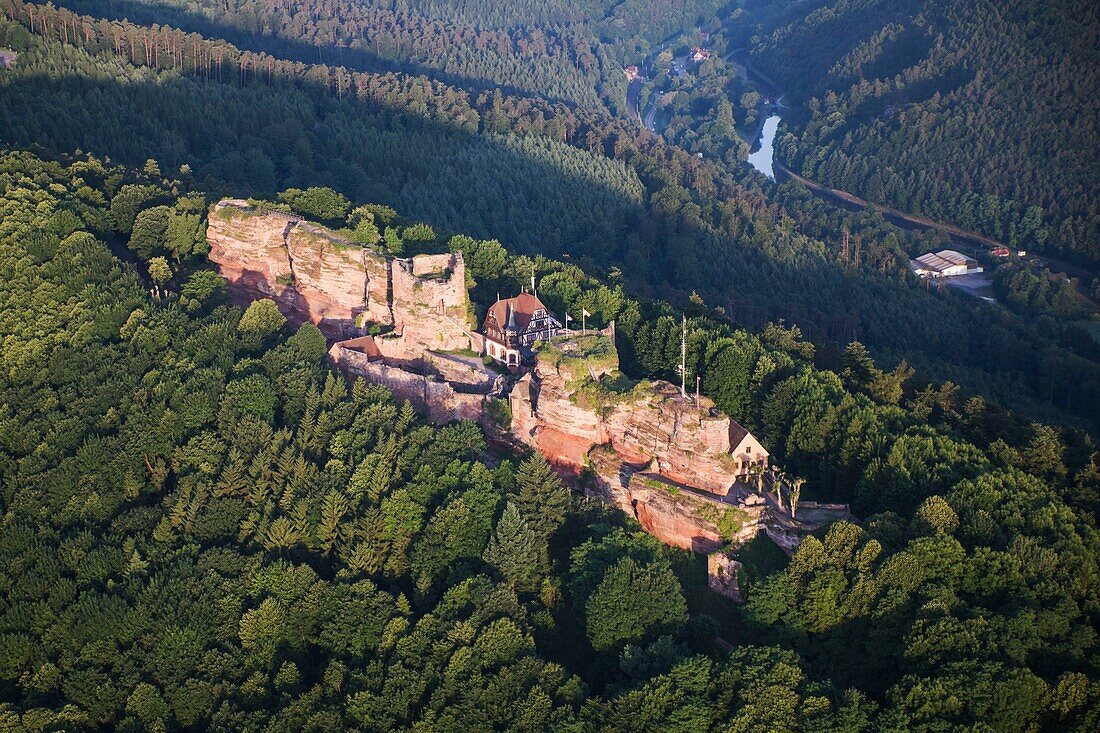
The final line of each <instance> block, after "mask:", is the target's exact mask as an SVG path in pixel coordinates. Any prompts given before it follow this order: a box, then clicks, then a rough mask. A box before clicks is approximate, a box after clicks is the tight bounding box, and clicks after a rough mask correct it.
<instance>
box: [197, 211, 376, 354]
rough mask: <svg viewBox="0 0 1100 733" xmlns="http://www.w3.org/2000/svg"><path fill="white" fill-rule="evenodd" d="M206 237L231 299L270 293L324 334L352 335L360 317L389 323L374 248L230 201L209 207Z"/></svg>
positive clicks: (293, 314)
mask: <svg viewBox="0 0 1100 733" xmlns="http://www.w3.org/2000/svg"><path fill="white" fill-rule="evenodd" d="M206 238H207V242H208V243H209V244H210V260H211V261H212V262H214V263H215V264H216V265H217V266H218V272H219V273H220V274H221V275H222V277H224V278H226V280H228V281H229V285H230V289H231V291H233V293H234V295H235V296H236V297H237V298H238V299H243V300H252V299H255V298H271V299H272V300H274V301H275V302H276V303H277V304H278V305H279V307H280V309H281V310H282V311H283V312H284V314H285V315H286V316H287V318H289V319H291V320H292V321H294V322H304V321H310V322H312V323H315V324H316V325H317V326H318V327H319V328H321V329H322V330H323V331H324V332H325V333H327V334H329V335H344V334H351V333H354V332H355V331H356V327H357V325H356V324H357V323H362V322H364V321H370V322H374V323H378V324H380V325H383V326H388V325H392V324H393V313H392V311H391V308H390V303H389V297H388V294H389V287H390V286H389V263H388V261H387V260H386V258H385V257H384V256H382V255H381V254H379V253H378V252H375V251H373V250H370V249H367V248H364V247H361V246H359V245H357V244H354V243H351V242H348V241H346V240H344V239H341V238H340V237H338V236H336V235H335V234H333V233H332V232H330V231H328V230H326V229H324V228H323V227H319V226H316V225H313V224H310V223H309V222H306V221H303V220H302V219H301V218H300V217H297V216H294V215H290V214H282V213H279V212H258V211H257V210H255V209H254V208H252V207H251V206H249V205H248V204H247V202H244V201H240V200H236V199H226V200H223V201H220V202H219V203H218V204H216V205H215V206H214V210H213V211H212V212H211V214H210V217H209V225H208V227H207V232H206Z"/></svg>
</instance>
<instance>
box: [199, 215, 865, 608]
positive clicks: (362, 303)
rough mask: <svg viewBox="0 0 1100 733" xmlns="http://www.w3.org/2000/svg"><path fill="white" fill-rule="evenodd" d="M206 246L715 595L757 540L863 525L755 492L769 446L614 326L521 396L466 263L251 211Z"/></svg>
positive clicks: (541, 353)
mask: <svg viewBox="0 0 1100 733" xmlns="http://www.w3.org/2000/svg"><path fill="white" fill-rule="evenodd" d="M207 237H208V241H209V243H210V249H211V251H210V259H211V260H213V261H214V262H215V263H216V264H217V265H218V270H219V272H220V273H221V274H222V275H223V276H225V277H226V278H227V279H228V280H229V282H230V286H231V289H232V292H233V293H234V295H235V296H236V297H237V298H238V299H239V300H252V299H255V298H261V297H263V298H272V299H273V300H274V301H275V302H276V303H277V304H278V305H279V307H280V309H282V311H283V312H284V313H285V314H286V315H287V317H288V318H290V319H291V320H293V321H297V322H304V321H310V322H313V323H315V324H317V325H318V326H319V327H320V328H321V329H322V330H323V331H324V332H325V333H326V334H327V335H328V336H330V337H332V338H333V339H334V341H335V343H333V345H332V347H331V349H330V351H329V356H330V358H331V360H332V362H333V363H334V364H335V365H336V366H337V367H339V368H340V369H341V370H342V371H344V373H346V374H347V375H348V376H349V377H351V378H358V377H362V378H363V379H365V380H367V381H368V382H371V383H373V384H379V385H382V386H384V387H386V388H387V389H389V390H391V391H392V392H393V393H394V396H395V398H396V399H398V400H408V401H409V402H410V403H411V404H412V405H413V407H414V408H416V409H417V410H418V411H419V412H421V413H423V414H424V415H426V416H427V417H428V419H429V420H431V421H432V422H435V423H439V424H442V423H447V422H450V421H452V420H473V421H475V422H478V423H479V424H481V425H482V426H484V427H485V429H486V434H487V435H488V436H489V437H490V439H491V440H492V441H493V442H494V443H502V444H506V445H510V446H513V447H514V446H515V445H516V444H517V443H518V444H522V445H526V446H530V447H532V448H535V449H537V450H539V451H540V452H542V453H543V454H544V455H546V457H547V458H548V459H549V460H550V461H551V462H552V463H553V464H554V465H555V466H557V467H558V468H559V469H561V470H562V471H563V472H569V473H573V474H574V475H577V476H578V477H580V476H581V474H584V475H585V477H586V478H585V480H584V481H583V482H582V483H583V485H584V486H585V491H586V492H587V493H589V494H590V495H594V496H598V497H600V498H602V499H604V500H606V501H609V502H612V503H614V504H615V505H617V506H619V507H620V508H621V509H622V510H623V511H625V512H627V513H628V514H630V515H631V516H632V517H634V518H636V519H637V520H638V522H639V523H640V524H641V525H642V527H643V528H644V529H645V530H646V531H647V532H649V533H651V534H653V535H654V536H656V537H658V538H659V539H661V540H662V541H664V542H666V543H668V544H670V545H674V546H676V547H682V548H684V549H688V550H693V551H695V552H699V553H705V554H708V555H709V559H708V570H709V572H708V583H709V584H710V586H711V588H712V589H714V590H715V591H716V592H718V593H722V594H723V595H726V596H728V597H730V598H733V599H734V600H741V598H742V595H743V592H744V588H743V587H742V585H741V583H740V579H739V570H740V564H739V563H738V562H737V560H735V559H733V558H732V557H730V556H729V555H728V554H727V553H729V552H733V551H736V549H737V548H739V547H741V546H742V545H744V544H745V543H747V542H749V541H750V540H751V539H752V538H754V537H756V536H757V535H759V534H760V533H761V532H765V533H767V535H768V536H769V537H770V538H771V539H772V540H774V541H775V542H776V544H778V545H779V546H780V547H782V548H783V549H784V550H786V551H787V552H788V553H793V551H794V549H795V548H796V547H797V546H798V544H799V543H800V542H801V541H802V539H803V538H804V537H805V536H806V535H807V534H808V533H809V532H812V531H815V530H817V529H818V528H820V527H822V526H824V525H825V524H826V523H828V522H831V521H835V520H837V519H850V518H851V515H850V514H849V513H848V510H847V507H846V506H843V505H821V504H812V503H810V502H803V503H802V504H801V505H799V506H798V508H797V518H795V516H794V512H792V511H791V510H790V507H789V506H788V507H787V508H784V507H783V506H781V505H780V504H779V503H777V501H776V500H775V499H773V498H770V497H768V496H766V495H764V494H762V493H760V492H759V491H754V490H752V489H750V488H749V487H748V486H747V485H746V484H745V483H744V480H745V479H746V478H747V473H746V472H747V471H749V470H750V466H751V467H752V468H756V467H757V466H766V463H767V452H766V451H765V450H764V449H763V446H761V445H760V444H759V443H758V442H757V441H756V440H755V438H753V437H752V436H751V435H750V434H749V433H748V431H747V430H745V429H744V428H743V427H741V426H740V425H738V424H737V423H736V422H735V421H733V420H731V419H730V418H729V417H727V416H725V415H723V414H721V413H720V412H719V411H718V410H717V409H716V408H715V406H714V403H713V402H711V401H710V400H708V399H706V398H705V397H699V398H695V399H692V398H690V397H685V396H683V395H681V394H680V390H679V389H677V388H676V387H674V386H673V385H671V384H669V383H667V382H660V381H634V380H630V379H627V378H626V377H625V376H623V375H622V374H621V373H620V372H619V369H618V368H619V362H618V354H617V352H616V349H615V342H614V325H612V326H611V327H610V328H608V329H606V330H604V331H602V332H591V333H587V334H582V335H579V336H578V335H576V334H575V333H574V334H572V335H571V336H570V337H568V338H564V339H560V340H559V339H555V340H554V342H553V343H552V344H541V345H540V347H539V350H538V353H537V360H536V363H535V365H534V367H533V368H532V369H530V370H529V371H527V372H526V373H525V374H523V376H522V377H521V378H519V379H518V381H516V382H515V383H514V384H513V376H511V375H502V374H500V373H498V372H497V371H495V370H494V369H492V368H491V367H489V366H486V365H485V364H484V363H483V362H482V361H481V359H480V358H479V356H477V355H479V354H481V353H482V352H483V351H484V341H483V339H482V337H481V335H480V334H478V333H475V332H473V330H472V328H471V325H470V320H471V319H470V314H471V310H472V309H471V307H470V302H469V297H468V294H467V291H466V283H465V280H466V273H465V264H464V262H463V260H462V255H461V254H459V253H446V254H438V255H418V256H415V257H412V258H408V259H390V258H387V257H386V256H385V255H383V254H382V253H380V252H378V251H376V250H373V249H371V248H364V247H361V246H359V245H356V244H353V243H351V242H348V241H347V240H344V239H342V238H341V237H339V236H338V235H336V234H335V233H333V232H331V231H329V230H327V229H324V228H323V227H318V226H315V225H313V224H309V223H308V222H305V221H303V220H302V219H301V218H299V217H296V216H293V215H289V214H283V213H279V212H271V211H260V210H257V209H256V208H254V207H252V206H250V205H249V204H248V203H247V202H244V201H239V200H225V201H222V202H220V203H218V204H217V205H216V206H215V207H214V210H213V211H212V212H211V215H210V224H209V229H208V232H207ZM367 332H370V333H374V334H376V335H373V336H370V335H366V333H367ZM349 337H350V338H349ZM508 408H510V410H509V409H508ZM509 421H510V422H509ZM585 469H590V472H589V471H585ZM788 502H789V497H788Z"/></svg>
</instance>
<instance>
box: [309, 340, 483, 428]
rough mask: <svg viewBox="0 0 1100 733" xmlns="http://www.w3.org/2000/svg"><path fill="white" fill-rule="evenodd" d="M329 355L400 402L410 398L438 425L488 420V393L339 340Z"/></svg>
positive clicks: (333, 360)
mask: <svg viewBox="0 0 1100 733" xmlns="http://www.w3.org/2000/svg"><path fill="white" fill-rule="evenodd" d="M329 358H330V359H331V360H332V362H333V364H335V365H336V366H337V368H339V369H340V370H341V371H343V372H344V373H345V374H347V375H349V376H351V377H362V378H363V379H365V380H366V381H368V382H370V383H371V384H378V385H381V386H383V387H385V388H386V389H388V390H390V391H391V392H393V396H394V399H396V400H397V401H398V402H401V401H404V400H408V401H409V403H410V404H412V406H413V409H415V410H416V411H417V412H419V413H421V414H422V415H424V416H426V417H427V418H428V420H430V421H431V422H433V423H435V424H437V425H442V424H445V423H448V422H451V421H452V420H473V421H474V422H478V423H481V422H484V421H485V420H486V415H485V407H486V405H485V403H486V400H487V399H488V397H487V395H485V394H478V393H465V392H458V391H456V390H455V388H454V386H452V385H451V384H450V383H449V382H445V381H442V380H441V379H439V377H437V376H435V375H429V374H417V373H416V372H413V371H410V370H409V369H405V368H402V367H399V366H391V365H388V364H386V362H385V361H384V360H382V359H372V358H371V357H370V356H369V355H368V354H366V353H363V352H361V351H358V350H353V349H348V348H344V346H343V344H342V343H339V342H338V343H336V344H333V346H332V348H331V349H329Z"/></svg>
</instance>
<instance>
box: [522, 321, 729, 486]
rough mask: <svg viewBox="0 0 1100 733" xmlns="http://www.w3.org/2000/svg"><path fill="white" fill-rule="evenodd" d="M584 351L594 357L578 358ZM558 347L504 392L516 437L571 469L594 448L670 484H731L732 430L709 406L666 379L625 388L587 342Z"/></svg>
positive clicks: (613, 361)
mask: <svg viewBox="0 0 1100 733" xmlns="http://www.w3.org/2000/svg"><path fill="white" fill-rule="evenodd" d="M586 338H588V339H606V338H607V336H605V335H599V336H589V337H586ZM578 341H579V340H578ZM585 348H587V349H589V350H590V351H592V350H594V351H596V352H597V353H596V354H595V356H594V357H593V356H591V355H590V354H586V353H582V352H581V351H580V349H585ZM610 348H611V354H612V355H613V353H614V345H613V344H612V345H611V347H610ZM561 349H564V351H555V352H553V353H551V354H549V355H546V354H545V353H543V354H540V356H539V359H538V362H537V364H536V366H535V369H534V370H533V371H532V372H530V373H529V374H527V375H525V376H524V377H523V379H521V380H520V381H519V383H518V384H516V386H515V388H514V389H513V390H512V394H511V407H512V430H513V432H514V433H515V434H516V437H517V438H518V439H519V440H521V441H523V442H524V443H527V444H528V445H530V446H532V447H534V448H537V449H538V450H540V451H542V452H543V453H544V454H546V455H547V456H548V457H549V458H550V459H551V460H552V461H554V462H555V463H557V464H558V465H561V466H563V467H572V468H573V469H580V468H582V467H583V466H584V465H585V461H586V459H587V456H588V453H589V451H590V450H591V449H592V448H593V447H594V446H596V445H603V444H607V445H610V446H612V447H613V448H614V449H615V451H616V452H617V453H618V454H619V455H620V456H621V457H622V458H623V459H624V460H626V461H627V462H629V463H632V464H637V465H646V466H649V469H650V470H651V471H652V472H653V473H656V474H658V475H660V476H663V477H664V478H666V479H668V480H670V481H672V482H674V483H680V484H685V485H688V486H694V487H697V488H700V489H703V490H705V491H709V492H712V493H715V494H720V495H724V494H725V493H726V492H727V491H729V489H730V487H731V486H733V484H734V483H735V482H736V481H737V480H738V478H739V477H740V474H739V471H738V467H737V465H736V463H735V461H734V460H733V457H732V456H731V454H730V449H731V440H730V436H731V434H733V433H734V431H736V430H740V426H739V425H737V423H735V422H734V421H732V420H731V419H730V418H728V417H726V416H725V415H722V414H721V413H719V412H718V411H717V410H716V409H715V408H714V403H713V402H711V401H710V400H708V399H707V398H705V397H703V398H700V399H699V400H698V401H696V400H694V399H691V398H684V397H681V396H680V392H679V390H678V389H676V388H675V387H673V386H672V385H671V384H669V383H668V382H640V383H635V384H631V383H629V382H628V381H627V380H624V379H623V378H622V377H621V375H619V376H616V369H617V367H618V360H617V357H613V356H610V355H608V354H607V352H606V350H605V348H604V347H601V346H598V345H595V342H592V341H590V342H582V343H581V344H580V346H578V347H576V348H574V350H573V351H570V350H569V349H570V344H565V345H563V346H562V347H561Z"/></svg>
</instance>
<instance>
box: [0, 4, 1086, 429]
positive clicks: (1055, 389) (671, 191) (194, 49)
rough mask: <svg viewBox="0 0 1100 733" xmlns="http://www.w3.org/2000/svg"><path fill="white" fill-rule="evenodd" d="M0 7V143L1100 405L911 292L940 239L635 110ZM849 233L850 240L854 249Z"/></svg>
mask: <svg viewBox="0 0 1100 733" xmlns="http://www.w3.org/2000/svg"><path fill="white" fill-rule="evenodd" d="M0 7H4V8H5V12H6V13H7V14H8V15H10V16H11V17H13V18H18V19H19V20H21V21H22V22H23V23H24V24H25V25H23V24H12V25H9V26H6V27H5V29H4V30H3V36H4V39H6V40H4V41H3V42H6V43H10V44H12V45H14V46H18V47H19V49H20V50H21V51H22V53H21V57H20V60H19V63H18V64H16V65H15V67H14V68H12V69H10V70H7V71H6V72H4V73H3V75H2V76H0V84H2V85H3V89H4V93H5V96H6V97H7V98H8V99H9V100H10V103H9V104H8V105H6V106H3V107H0V136H2V137H3V139H4V140H7V141H9V142H11V143H15V144H19V145H35V144H38V145H44V146H46V147H47V148H48V149H54V150H75V149H82V150H91V151H97V152H98V153H100V154H103V155H109V156H111V157H112V158H114V159H116V160H120V161H123V162H126V163H129V164H131V165H135V166H139V165H141V164H142V162H143V161H145V160H146V159H147V158H149V157H153V158H155V159H156V160H157V161H158V162H160V163H161V164H162V165H163V166H164V167H165V169H166V170H167V169H173V170H174V169H176V168H177V167H178V166H181V165H186V166H187V169H186V171H185V172H184V173H183V175H184V176H185V177H186V178H187V179H188V180H190V181H193V182H196V183H198V184H200V185H201V187H202V188H204V189H205V190H207V191H209V192H217V193H230V194H233V195H242V194H254V193H255V194H272V193H274V192H275V191H276V190H279V189H283V188H287V187H297V188H304V187H308V186H310V185H328V186H332V187H334V188H337V189H339V190H341V191H343V192H344V193H345V194H347V195H349V196H350V197H351V198H353V199H357V200H379V201H382V202H384V203H386V204H389V205H391V206H394V207H396V208H398V209H399V210H401V211H403V212H406V213H407V214H408V215H410V216H412V217H414V218H417V219H420V220H424V221H426V222H427V223H429V224H430V225H432V226H433V227H435V228H436V229H438V230H439V231H452V232H453V231H461V232H468V233H470V234H473V235H475V236H478V237H484V238H490V237H493V238H498V239H500V240H501V241H503V242H505V243H506V244H507V245H509V246H514V247H516V248H517V249H518V250H521V251H524V252H527V253H543V254H547V255H554V256H557V255H569V256H570V257H571V258H573V259H574V260H575V261H577V262H579V263H581V264H583V265H585V266H586V267H588V268H589V269H590V270H601V269H602V270H604V271H607V272H611V268H616V271H617V272H618V276H619V277H621V278H622V279H623V281H624V283H625V284H628V285H629V286H630V287H631V288H633V289H634V290H635V292H639V293H643V294H651V295H652V294H656V295H661V296H664V297H668V298H670V299H673V300H675V301H677V302H679V303H681V304H687V303H688V302H689V298H690V296H691V294H692V293H693V292H695V293H697V295H698V296H700V297H701V298H702V300H703V302H705V303H707V304H709V305H710V306H711V307H714V308H722V309H723V310H724V312H725V315H726V316H728V317H730V318H732V319H733V320H734V322H736V323H740V324H742V325H745V326H749V327H752V328H760V327H762V326H763V325H764V323H766V322H767V321H769V320H777V319H780V318H784V319H787V320H788V321H789V322H792V323H796V324H798V325H799V326H800V327H801V328H802V329H803V331H804V332H805V333H807V334H808V335H809V336H810V337H811V338H812V339H813V340H814V341H815V342H817V343H819V344H821V345H823V347H825V348H822V350H821V354H822V357H821V359H822V360H821V365H823V366H826V367H829V368H832V367H835V366H836V364H837V360H838V358H839V350H838V345H840V346H842V345H843V344H846V343H848V342H849V341H853V340H859V341H861V342H863V343H866V344H867V345H868V346H869V347H870V348H871V349H872V351H873V353H875V354H876V355H877V356H878V357H879V358H880V359H883V360H885V361H887V362H889V363H891V364H896V363H898V362H899V361H901V360H902V359H903V358H904V359H907V360H908V362H909V363H910V364H911V365H912V366H914V367H916V368H917V369H918V370H919V375H920V378H921V379H926V380H936V381H945V380H949V379H950V380H952V381H954V382H956V383H958V384H961V385H962V386H963V387H964V389H966V390H967V391H968V392H969V393H977V394H982V395H984V396H986V397H988V398H992V399H993V400H995V401H997V402H1001V403H1004V404H1007V405H1009V406H1012V407H1016V408H1019V409H1023V410H1026V411H1027V412H1029V413H1030V414H1032V415H1035V416H1039V417H1042V418H1044V419H1057V420H1064V419H1066V418H1067V416H1069V418H1070V419H1071V420H1072V419H1074V418H1077V419H1079V420H1080V419H1084V420H1089V421H1091V420H1092V419H1094V418H1095V416H1096V415H1097V414H1100V378H1098V372H1100V366H1098V365H1097V363H1096V362H1095V361H1093V360H1091V358H1090V355H1091V354H1092V352H1090V351H1088V350H1087V349H1082V348H1078V349H1077V350H1076V351H1075V350H1074V349H1073V348H1070V347H1073V346H1074V345H1075V344H1076V342H1073V343H1068V344H1067V345H1063V340H1064V339H1063V331H1064V327H1063V326H1062V325H1060V324H1058V323H1055V322H1051V321H1045V320H1035V319H1032V318H1018V317H1013V316H1011V314H1006V311H1004V310H1003V309H1000V308H996V307H993V306H989V305H986V304H983V303H981V302H978V301H974V300H972V299H970V298H967V297H965V296H961V295H957V294H954V293H952V292H950V291H945V292H929V291H926V290H924V289H920V288H918V287H916V286H915V282H914V280H913V278H912V276H911V274H910V273H909V271H908V267H907V250H914V249H916V248H920V247H930V246H931V245H932V243H934V241H935V240H934V239H921V238H915V237H906V236H905V235H903V233H901V232H899V231H898V230H897V229H895V228H893V227H890V226H888V225H886V224H884V223H883V222H882V221H881V219H878V218H876V217H874V216H871V215H866V214H865V215H859V216H855V215H850V214H847V213H845V212H843V211H842V210H838V209H835V208H832V207H828V206H826V205H825V204H822V203H820V202H817V201H815V200H813V199H812V198H810V197H808V196H807V195H806V194H805V193H804V191H801V190H799V189H797V188H794V187H791V186H786V187H784V188H778V189H777V188H774V187H769V189H768V190H763V189H760V188H757V185H758V184H757V183H750V182H746V181H745V179H744V178H743V174H741V173H738V172H736V170H735V169H734V168H733V167H731V166H727V165H725V164H723V163H722V162H721V161H701V160H699V159H697V158H695V157H694V156H691V155H689V154H687V153H686V152H684V151H682V150H678V149H676V148H673V147H670V146H668V145H665V144H664V143H662V142H661V141H660V140H659V139H657V138H655V137H654V136H651V135H648V134H647V133H645V132H644V131H642V130H640V129H638V128H637V127H636V126H634V125H632V124H630V123H629V122H625V121H621V120H616V119H613V118H610V117H607V116H604V115H601V114H598V113H594V112H589V111H583V110H573V109H571V108H569V107H567V106H565V105H560V104H551V103H548V102H545V101H542V100H537V99H529V98H515V97H509V96H505V95H502V94H500V93H499V92H481V93H476V94H474V93H471V92H467V91H465V90H460V89H456V88H454V87H450V86H447V85H445V84H442V83H439V82H431V81H429V80H427V79H425V78H422V77H409V76H406V75H404V74H382V75H377V74H371V73H364V72H354V71H351V70H348V69H346V68H344V67H332V66H325V65H309V64H302V63H298V62H290V61H285V60H282V59H279V58H277V57H273V56H271V55H269V54H265V53H255V52H250V51H241V50H239V49H238V48H236V47H234V46H232V45H230V44H228V43H226V42H224V41H221V40H211V39H205V38H203V37H202V36H199V35H197V34H187V33H183V32H181V31H178V30H175V29H173V28H168V27H160V26H158V27H155V28H150V27H144V26H136V25H132V24H124V23H113V22H110V21H106V20H102V19H93V18H88V17H79V16H74V15H72V14H70V13H68V11H64V10H60V11H59V10H56V9H53V8H51V7H50V6H38V5H28V4H25V3H22V2H20V1H19V0H3V3H2V4H0ZM30 31H34V34H32V33H30ZM123 81H125V83H122V82H123ZM123 130H125V134H121V132H120V131H123ZM845 229H846V230H848V231H850V232H851V233H852V234H853V235H855V236H856V237H857V238H862V241H863V245H862V248H860V247H858V246H857V247H856V249H855V251H854V252H851V253H849V254H848V255H847V257H845V256H844V255H843V253H842V250H841V247H840V240H841V233H842V230H845ZM1078 352H1080V353H1078ZM1079 424H1084V423H1079Z"/></svg>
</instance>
